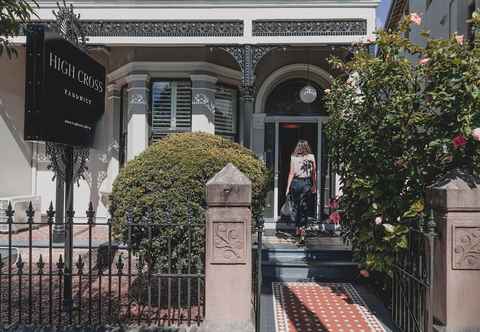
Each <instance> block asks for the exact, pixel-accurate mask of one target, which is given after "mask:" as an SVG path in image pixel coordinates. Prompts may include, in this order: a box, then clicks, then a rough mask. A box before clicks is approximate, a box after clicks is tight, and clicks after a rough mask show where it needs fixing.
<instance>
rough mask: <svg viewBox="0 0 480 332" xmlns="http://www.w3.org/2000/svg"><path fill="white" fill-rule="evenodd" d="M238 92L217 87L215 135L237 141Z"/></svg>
mask: <svg viewBox="0 0 480 332" xmlns="http://www.w3.org/2000/svg"><path fill="white" fill-rule="evenodd" d="M237 113H238V112H237V90H236V89H231V88H226V87H221V86H220V87H217V91H216V94H215V134H217V135H221V136H226V137H229V138H231V139H235V137H236V135H237Z"/></svg>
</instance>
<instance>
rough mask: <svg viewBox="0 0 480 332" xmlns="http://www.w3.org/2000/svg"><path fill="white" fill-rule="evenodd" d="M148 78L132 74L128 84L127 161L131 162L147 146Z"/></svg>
mask: <svg viewBox="0 0 480 332" xmlns="http://www.w3.org/2000/svg"><path fill="white" fill-rule="evenodd" d="M149 81H150V76H149V75H147V74H134V75H129V76H128V77H127V83H128V92H127V95H128V136H127V160H132V159H134V158H135V157H136V156H138V155H139V154H140V153H142V152H143V151H144V150H145V149H146V148H147V146H148V138H149V137H148V132H149V130H148V107H149V106H148V96H149Z"/></svg>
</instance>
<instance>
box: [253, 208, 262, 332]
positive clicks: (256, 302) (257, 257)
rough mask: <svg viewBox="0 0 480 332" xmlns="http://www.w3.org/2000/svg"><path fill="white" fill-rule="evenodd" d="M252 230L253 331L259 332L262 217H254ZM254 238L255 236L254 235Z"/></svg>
mask: <svg viewBox="0 0 480 332" xmlns="http://www.w3.org/2000/svg"><path fill="white" fill-rule="evenodd" d="M253 226H254V230H255V232H254V233H256V245H254V246H253V249H255V250H253V254H254V255H253V257H252V258H253V259H252V261H253V264H252V291H253V294H252V299H253V310H254V313H255V331H256V332H260V326H261V315H260V314H261V307H260V303H261V295H262V278H263V276H262V249H263V228H264V220H263V217H261V216H258V217H256V218H255V224H254V225H253ZM254 238H255V237H254Z"/></svg>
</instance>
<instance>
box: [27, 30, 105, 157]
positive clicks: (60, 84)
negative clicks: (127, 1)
mask: <svg viewBox="0 0 480 332" xmlns="http://www.w3.org/2000/svg"><path fill="white" fill-rule="evenodd" d="M26 36H27V45H26V46H27V60H26V62H27V68H26V76H27V77H26V86H25V140H29V141H47V142H55V143H62V144H66V145H72V146H81V147H89V146H91V145H92V143H93V137H94V133H95V126H96V123H97V122H98V120H99V119H100V117H101V116H102V114H103V112H104V109H105V68H104V67H103V66H102V65H101V64H99V63H98V62H97V61H95V60H94V59H92V58H91V57H90V56H89V55H88V54H86V53H85V52H83V51H81V50H80V49H79V48H77V47H76V46H75V45H73V44H72V43H70V42H69V41H67V40H65V39H64V38H62V37H61V36H60V35H58V34H57V33H55V32H51V31H48V30H47V28H46V27H44V26H42V25H29V26H28V28H27V33H26Z"/></svg>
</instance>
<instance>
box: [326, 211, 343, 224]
mask: <svg viewBox="0 0 480 332" xmlns="http://www.w3.org/2000/svg"><path fill="white" fill-rule="evenodd" d="M329 219H330V221H331V222H332V223H334V224H339V223H340V220H342V217H341V216H340V213H338V212H336V211H335V212H333V213H331V214H330V217H329Z"/></svg>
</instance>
